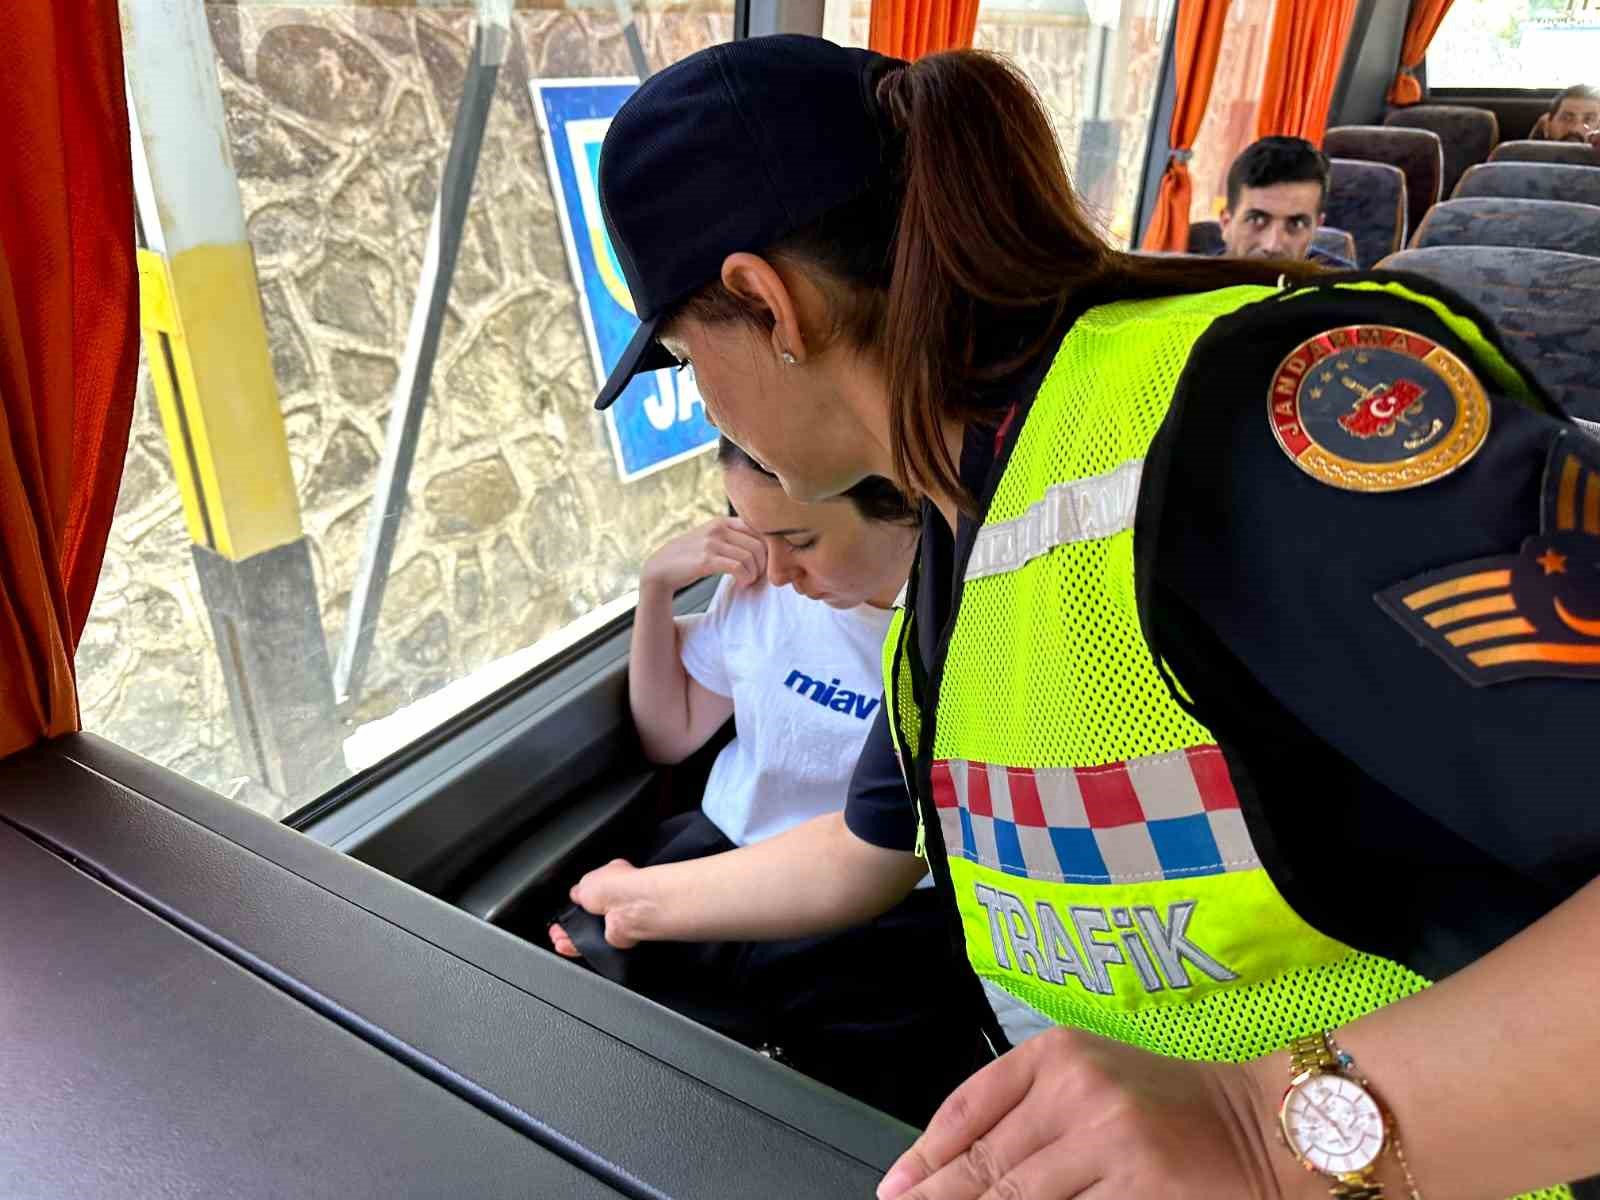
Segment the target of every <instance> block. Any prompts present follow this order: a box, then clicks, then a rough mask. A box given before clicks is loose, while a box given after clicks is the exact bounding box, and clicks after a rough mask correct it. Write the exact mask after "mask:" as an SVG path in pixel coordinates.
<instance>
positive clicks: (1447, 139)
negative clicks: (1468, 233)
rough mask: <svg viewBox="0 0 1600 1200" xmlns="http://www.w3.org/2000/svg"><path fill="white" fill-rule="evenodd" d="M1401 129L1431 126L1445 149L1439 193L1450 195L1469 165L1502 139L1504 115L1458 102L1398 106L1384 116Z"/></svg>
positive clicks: (1388, 123) (1475, 162) (1387, 121)
mask: <svg viewBox="0 0 1600 1200" xmlns="http://www.w3.org/2000/svg"><path fill="white" fill-rule="evenodd" d="M1383 123H1384V124H1385V125H1392V126H1395V127H1397V128H1400V129H1431V130H1432V131H1433V132H1434V133H1436V134H1438V135H1439V143H1440V145H1441V146H1442V147H1443V149H1444V178H1443V179H1442V180H1441V181H1440V183H1439V194H1440V195H1441V196H1448V195H1450V193H1451V192H1453V191H1454V190H1455V186H1456V183H1457V182H1458V181H1459V180H1460V179H1461V177H1462V176H1463V175H1464V174H1466V171H1467V168H1468V167H1473V166H1476V165H1477V164H1478V163H1481V162H1483V161H1484V160H1485V159H1487V158H1488V157H1489V152H1490V151H1491V150H1493V149H1494V148H1495V144H1496V143H1497V142H1499V140H1500V118H1498V117H1496V116H1495V115H1494V113H1492V112H1490V111H1489V110H1488V109H1487V108H1468V107H1466V106H1464V105H1462V106H1457V105H1454V104H1416V105H1413V106H1412V107H1410V108H1397V109H1395V110H1394V111H1393V112H1391V113H1390V114H1389V115H1388V116H1386V117H1385V118H1384V119H1383Z"/></svg>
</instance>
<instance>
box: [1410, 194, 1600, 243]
mask: <svg viewBox="0 0 1600 1200" xmlns="http://www.w3.org/2000/svg"><path fill="white" fill-rule="evenodd" d="M1429 246H1520V247H1524V248H1526V249H1529V250H1562V251H1566V252H1568V253H1571V254H1583V255H1588V256H1590V257H1595V258H1600V208H1596V207H1595V206H1594V205H1592V204H1570V203H1568V202H1566V201H1563V200H1521V199H1512V198H1508V197H1504V196H1480V197H1476V198H1473V199H1468V200H1446V201H1445V202H1444V203H1443V204H1435V205H1434V206H1433V209H1432V211H1430V212H1429V213H1428V216H1427V219H1426V220H1424V221H1423V222H1422V228H1420V229H1418V230H1417V235H1416V237H1414V238H1412V239H1411V248H1412V249H1414V250H1423V249H1426V248H1428V247H1429Z"/></svg>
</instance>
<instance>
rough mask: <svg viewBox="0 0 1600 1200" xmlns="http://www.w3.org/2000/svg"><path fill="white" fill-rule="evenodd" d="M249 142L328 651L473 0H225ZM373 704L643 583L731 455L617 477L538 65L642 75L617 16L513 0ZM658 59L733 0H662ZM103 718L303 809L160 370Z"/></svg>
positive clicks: (258, 799)
mask: <svg viewBox="0 0 1600 1200" xmlns="http://www.w3.org/2000/svg"><path fill="white" fill-rule="evenodd" d="M208 15H209V16H210V19H211V27H212V34H213V38H214V40H215V43H216V48H217V56H218V60H219V71H220V76H221V82H222V93H223V101H224V107H225V111H226V115H227V121H228V133H229V141H230V145H231V150H232V154H233V159H234V166H235V169H236V171H237V173H238V177H239V184H240V190H241V193H242V196H243V201H244V211H245V216H246V219H247V225H248V229H249V234H250V241H251V244H252V246H253V248H254V251H255V256H256V266H257V270H258V273H259V276H260V284H261V299H262V306H263V309H264V312H265V316H266V323H267V333H268V339H269V343H270V346H271V350H272V360H273V369H274V372H275V375H276V377H277V383H278V389H279V392H280V395H281V400H282V406H283V414H284V422H285V425H286V427H287V432H288V441H289V452H290V456H291V460H292V464H293V469H294V476H295V480H296V483H297V485H298V490H299V496H300V503H301V506H302V512H303V519H304V523H305V528H306V533H307V535H308V536H309V539H310V544H311V549H312V557H313V563H314V566H315V570H316V576H317V591H318V601H319V604H320V608H321V618H322V625H323V628H324V630H325V632H326V635H327V639H328V647H329V651H330V653H333V652H335V651H336V650H337V648H338V645H339V640H340V639H341V638H342V636H343V633H344V626H345V613H346V608H347V606H348V603H349V593H350V589H351V586H352V583H353V580H354V577H355V573H356V570H357V566H358V564H359V561H360V557H361V548H362V544H363V540H364V537H365V533H366V527H367V522H368V520H369V517H370V515H371V511H372V493H373V488H374V481H375V477H376V472H377V466H378V457H379V455H380V453H381V452H382V447H383V444H384V437H385V421H386V418H387V414H388V409H389V404H390V400H391V397H392V391H393V387H394V384H395V380H396V378H397V376H398V373H399V365H398V359H399V356H400V354H401V353H402V351H403V348H404V344H405V334H406V326H407V323H408V321H409V318H410V312H411V305H412V300H413V297H414V294H415V289H416V281H417V277H418V274H419V272H420V269H421V260H422V253H423V249H424V243H425V240H426V236H427V229H428V224H429V220H430V218H431V215H432V211H433V204H434V198H435V194H436V192H437V187H438V173H439V169H440V167H441V165H442V163H443V160H444V156H445V152H446V149H447V148H448V145H449V139H450V131H451V126H452V122H453V119H454V113H455V109H456V104H457V100H458V98H459V96H460V93H461V87H462V81H463V78H464V75H465V64H466V59H467V50H468V39H469V37H470V21H471V16H470V11H469V10H465V9H460V10H450V9H433V8H430V9H424V10H420V11H419V10H416V9H407V8H387V9H378V8H349V9H341V8H327V7H319V8H292V7H276V6H273V7H267V6H260V5H247V6H237V7H235V6H233V5H226V6H224V5H214V6H210V7H208ZM514 22H515V37H514V44H513V46H512V49H511V55H510V58H509V60H508V62H507V63H506V65H505V66H504V67H503V68H502V70H501V74H500V82H499V86H498V90H497V93H496V95H495V98H494V102H493V105H492V108H491V112H490V118H489V123H488V129H487V132H486V135H485V140H484V145H483V150H482V156H481V159H480V161H479V166H478V174H477V181H476V186H475V189H474V192H473V197H472V204H471V215H470V217H469V218H468V222H467V229H466V235H465V244H464V245H463V247H462V251H461V257H460V262H459V265H458V267H457V270H456V274H455V281H454V285H453V288H452V293H451V301H450V308H449V314H448V317H447V319H446V322H445V329H444V334H443V338H442V342H441V347H440V352H439V357H438V361H437V364H436V366H435V369H434V377H433V392H432V396H431V398H430V400H429V405H428V409H427V413H426V416H425V417H424V419H423V423H422V432H421V439H420V443H419V446H418V450H417V458H416V467H415V470H414V472H413V476H412V482H411V488H410V495H409V498H408V506H407V510H406V513H405V516H404V518H403V520H402V523H401V527H400V535H399V539H398V543H397V546H396V550H395V556H394V567H393V572H392V574H391V577H390V582H389V587H388V592H387V595H386V597H385V600H384V606H383V613H382V620H381V623H380V626H379V635H378V637H377V640H376V648H375V651H374V654H373V658H372V662H371V666H370V667H369V669H368V672H367V677H366V687H365V691H364V692H363V694H362V697H361V700H360V703H359V704H358V705H357V706H356V707H355V709H354V710H353V711H352V712H351V713H350V714H349V716H348V723H349V724H351V725H354V724H358V723H360V722H362V721H365V720H370V719H372V718H374V717H378V716H382V715H384V714H387V713H389V712H391V711H393V710H394V709H395V708H397V707H399V706H400V705H402V704H405V703H407V702H409V701H411V700H414V699H416V698H418V697H420V696H423V695H426V694H428V693H429V692H432V691H434V690H436V689H438V688H439V687H441V686H443V685H444V684H445V683H447V682H449V681H451V680H453V679H456V678H459V677H461V676H462V675H464V674H467V673H468V672H470V671H472V670H474V669H475V668H477V667H479V666H481V665H483V664H484V663H486V662H488V661H490V660H492V659H494V658H497V657H499V656H501V655H504V654H507V653H510V652H511V651H513V650H516V649H519V648H521V647H523V646H526V645H528V644H529V643H531V642H534V641H536V640H538V639H539V638H541V637H543V636H545V635H546V634H549V633H550V632H552V631H553V630H555V629H558V628H559V627H561V626H562V625H565V624H566V623H568V622H569V621H571V620H573V619H574V618H575V617H577V616H579V615H581V614H583V613H586V612H588V611H590V610H591V609H593V608H595V607H597V606H599V605H600V604H602V603H604V602H606V601H608V600H611V599H613V598H614V597H616V596H618V595H620V594H622V593H624V592H626V591H627V590H628V589H629V588H631V587H632V586H633V581H634V578H635V576H636V573H637V568H638V564H639V562H640V560H641V559H642V557H643V556H644V555H645V554H647V553H648V552H649V551H650V550H651V549H652V548H653V547H654V546H655V545H657V544H658V543H659V542H660V541H662V540H663V539H665V538H666V537H668V536H670V535H671V534H673V533H676V532H679V531H681V530H683V529H685V528H687V527H688V526H690V525H691V524H693V523H696V522H698V521H700V520H703V519H705V518H706V517H707V516H708V515H710V514H712V513H714V512H715V511H716V510H717V508H718V506H719V504H720V502H721V493H720V480H719V478H718V476H717V472H716V468H715V466H714V464H713V463H712V462H711V460H710V458H709V456H703V457H701V458H699V459H696V460H694V461H692V462H689V463H685V464H682V465H680V466H677V467H674V468H672V469H670V470H667V471H664V472H661V473H658V474H656V475H652V476H650V477H648V478H646V479H643V480H639V481H636V482H634V483H630V484H622V483H620V482H618V480H617V475H616V469H615V466H614V463H613V460H612V455H611V450H610V446H609V443H608V441H607V435H606V430H605V425H604V421H603V419H602V418H601V417H600V416H599V415H598V414H596V413H595V412H594V411H593V408H592V399H593V396H594V391H595V380H594V377H593V371H592V369H591V366H590V356H589V351H588V347H587V344H586V342H585V340H584V336H583V331H582V328H581V326H580V324H579V316H578V309H577V304H576V296H575V293H574V290H573V286H572V282H571V275H570V272H569V270H568V267H567V260H566V257H565V253H564V251H563V248H562V242H561V238H560V233H559V230H558V227H557V218H556V212H555V208H554V204H553V201H552V197H551V191H550V185H549V182H548V180H547V179H546V174H545V166H544V157H543V152H542V149H541V146H540V141H539V135H538V130H537V127H536V126H535V124H534V113H533V106H532V101H531V98H530V96H529V94H528V90H527V80H528V78H529V77H530V75H539V76H544V77H562V76H566V77H573V76H577V77H582V76H598V75H625V74H628V73H630V64H629V59H628V53H627V48H626V45H625V43H624V42H623V39H622V35H621V29H620V26H619V24H618V22H617V20H616V18H615V17H614V16H613V15H611V14H609V13H606V14H597V13H591V12H567V11H560V10H524V11H519V12H517V13H516V15H515V17H514ZM643 26H644V28H643V34H644V38H645V44H646V47H647V51H648V53H649V54H650V55H651V58H652V61H656V62H665V61H671V60H674V59H676V58H679V57H682V56H683V55H684V54H687V53H689V52H690V51H692V50H694V49H696V48H698V47H699V46H702V45H707V44H710V43H711V42H714V41H720V40H726V39H727V38H728V37H729V36H731V33H732V12H731V5H730V6H729V7H728V8H726V9H722V8H717V9H712V10H710V11H693V10H673V11H667V12H657V13H653V14H650V15H648V16H647V17H646V18H645V19H644V21H643ZM79 668H80V676H81V680H80V686H81V692H82V699H83V705H84V722H85V726H86V727H87V728H90V729H93V730H95V731H97V732H100V733H103V734H105V735H106V736H108V737H111V738H113V739H114V740H116V741H118V742H120V743H121V744H123V745H126V746H129V747H131V748H133V749H135V750H137V751H139V752H140V753H142V754H145V755H146V756H148V757H150V758H153V759H155V760H156V761H158V762H161V763H164V764H167V765H170V766H172V767H174V768H175V769H177V770H180V771H182V772H183V773H184V774H186V775H189V776H190V777H191V778H195V779H197V780H199V781H201V782H203V783H206V784H208V785H210V786H213V787H217V788H220V789H221V790H224V791H226V792H229V793H230V794H237V793H239V792H240V790H241V789H243V790H244V792H245V793H246V796H245V798H246V799H248V800H249V801H250V802H252V803H256V804H259V805H261V806H262V807H266V808H268V809H270V810H272V811H274V812H275V813H276V812H281V811H284V810H286V809H287V808H288V807H289V806H290V805H291V804H293V803H296V802H301V801H304V800H306V799H308V798H309V797H283V798H274V797H270V796H266V795H263V794H261V792H260V790H259V789H257V788H252V787H251V786H250V785H249V783H248V781H247V780H246V779H245V778H244V766H243V760H242V759H241V757H240V755H239V752H238V747H237V744H236V742H235V738H234V731H233V727H232V718H231V715H230V713H229V710H228V702H227V693H226V690H225V688H224V686H223V680H222V675H221V668H220V666H219V664H218V660H217V655H216V653H215V649H214V647H213V646H212V644H211V633H210V626H209V621H208V618H207V615H206V611H205V607H204V604H203V603H202V601H201V598H200V593H199V586H198V583H197V582H196V579H195V575H194V568H193V565H192V562H191V558H190V552H189V537H188V533H187V531H186V529H185V526H184V521H183V516H182V512H181V510H180V508H179V503H178V497H177V493H176V488H175V485H174V482H173V477H172V471H171V467H170V463H169V459H168V454H167V448H166V442H165V439H164V437H163V434H162V431H161V426H160V421H159V418H158V416H157V413H156V409H155V402H154V396H153V393H152V392H151V390H150V388H149V386H148V379H147V378H146V377H145V376H144V373H143V372H141V384H140V395H139V400H138V413H137V417H136V420H135V425H134V430H133V438H132V446H131V449H130V452H129V459H128V467H127V472H126V475H125V478H124V482H123V488H122V494H121V497H120V502H119V507H118V512H117V518H116V521H115V523H114V526H113V531H112V539H111V545H110V549H109V551H108V554H107V558H106V567H105V572H104V578H103V582H102V584H101V588H100V592H99V595H98V596H97V599H96V604H95V609H94V613H93V616H92V618H91V622H90V626H89V628H88V630H87V632H86V634H85V637H84V641H83V646H82V649H81V650H80V655H79Z"/></svg>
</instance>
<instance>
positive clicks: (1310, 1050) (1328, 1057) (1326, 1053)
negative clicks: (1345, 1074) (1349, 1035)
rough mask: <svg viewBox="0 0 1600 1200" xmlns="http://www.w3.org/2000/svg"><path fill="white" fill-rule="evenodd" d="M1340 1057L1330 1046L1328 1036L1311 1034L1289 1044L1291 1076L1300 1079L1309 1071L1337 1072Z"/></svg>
mask: <svg viewBox="0 0 1600 1200" xmlns="http://www.w3.org/2000/svg"><path fill="white" fill-rule="evenodd" d="M1338 1069H1339V1059H1338V1056H1337V1055H1335V1054H1334V1052H1333V1047H1332V1046H1330V1045H1328V1035H1327V1034H1325V1033H1311V1034H1307V1035H1306V1036H1305V1037H1300V1038H1295V1040H1294V1041H1292V1042H1290V1043H1289V1074H1290V1076H1291V1077H1292V1078H1299V1077H1300V1076H1301V1075H1304V1074H1305V1073H1306V1072H1307V1071H1337V1070H1338Z"/></svg>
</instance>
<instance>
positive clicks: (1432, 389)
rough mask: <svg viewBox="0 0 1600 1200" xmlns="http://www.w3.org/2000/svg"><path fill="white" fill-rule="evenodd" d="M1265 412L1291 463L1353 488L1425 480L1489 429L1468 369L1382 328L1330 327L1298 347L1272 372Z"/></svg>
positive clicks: (1418, 339)
mask: <svg viewBox="0 0 1600 1200" xmlns="http://www.w3.org/2000/svg"><path fill="white" fill-rule="evenodd" d="M1267 413H1268V417H1269V419H1270V420H1271V422H1272V432H1273V434H1274V435H1275V436H1276V437H1277V439H1278V445H1280V446H1282V447H1283V452H1284V453H1285V454H1287V455H1288V456H1289V457H1290V458H1291V459H1292V460H1293V461H1294V464H1295V465H1296V466H1297V467H1299V468H1300V469H1301V470H1302V471H1304V472H1305V473H1306V474H1307V475H1310V476H1312V477H1313V478H1315V479H1319V480H1321V481H1322V482H1323V483H1327V484H1331V485H1332V486H1334V487H1337V488H1344V489H1345V490H1346V491H1352V492H1397V491H1400V490H1402V489H1404V488H1414V487H1421V486H1422V485H1423V484H1425V483H1432V482H1433V481H1434V480H1435V479H1440V478H1443V477H1444V476H1446V475H1448V474H1450V472H1452V471H1454V470H1456V469H1457V468H1458V467H1460V466H1461V465H1462V464H1463V463H1466V462H1468V461H1469V460H1470V459H1471V458H1472V456H1473V455H1474V454H1476V453H1477V452H1478V450H1479V449H1480V448H1481V447H1482V446H1483V441H1484V438H1485V437H1487V436H1488V433H1489V397H1488V396H1487V395H1486V394H1485V393H1484V390H1483V385H1482V384H1481V383H1479V382H1478V379H1477V376H1475V375H1474V374H1473V373H1472V370H1471V368H1469V367H1468V366H1467V364H1466V363H1464V362H1462V361H1461V360H1460V359H1459V358H1457V357H1456V356H1455V355H1454V354H1452V353H1451V352H1450V351H1448V350H1446V349H1445V348H1444V347H1443V346H1441V345H1439V344H1438V343H1437V342H1433V341H1430V340H1429V339H1428V338H1425V337H1422V336H1421V335H1420V334H1415V333H1410V332H1408V331H1407V330H1404V329H1395V328H1392V327H1390V326H1387V325H1350V326H1346V327H1345V328H1343V329H1330V330H1328V331H1327V332H1326V333H1319V334H1317V336H1316V337H1314V338H1311V339H1310V340H1309V341H1305V342H1302V343H1301V344H1300V345H1298V346H1296V347H1295V348H1294V350H1293V352H1292V353H1290V355H1289V356H1288V357H1287V358H1285V359H1284V360H1283V362H1282V364H1281V365H1280V366H1279V367H1278V372H1277V374H1276V375H1275V376H1273V380H1272V389H1271V391H1270V392H1269V393H1268V396H1267Z"/></svg>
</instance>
